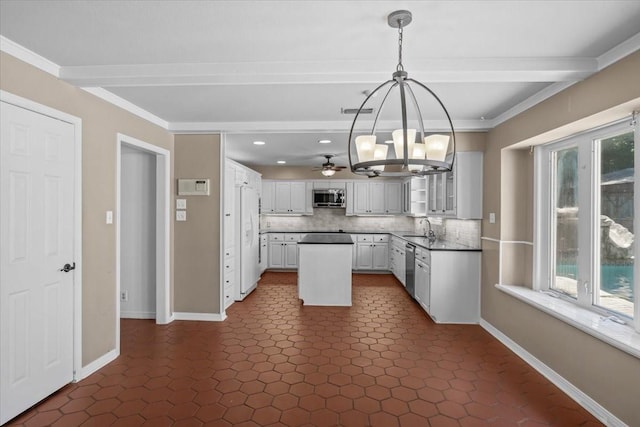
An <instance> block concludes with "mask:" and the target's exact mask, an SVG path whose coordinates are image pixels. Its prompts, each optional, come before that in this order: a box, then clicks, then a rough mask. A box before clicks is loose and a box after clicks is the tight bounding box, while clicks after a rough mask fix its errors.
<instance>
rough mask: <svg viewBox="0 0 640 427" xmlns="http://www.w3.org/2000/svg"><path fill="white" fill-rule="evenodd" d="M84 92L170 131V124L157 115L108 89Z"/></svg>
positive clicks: (87, 89)
mask: <svg viewBox="0 0 640 427" xmlns="http://www.w3.org/2000/svg"><path fill="white" fill-rule="evenodd" d="M81 89H82V90H84V91H86V92H89V93H90V94H92V95H94V96H97V97H98V98H100V99H102V100H104V101H107V102H108V103H110V104H113V105H115V106H116V107H120V108H122V109H123V110H125V111H128V112H129V113H131V114H133V115H134V116H138V117H140V118H141V119H144V120H146V121H148V122H151V123H153V124H154V125H157V126H160V127H161V128H162V129H165V130H168V129H169V122H167V121H166V120H163V119H161V118H160V117H158V116H156V115H155V114H152V113H150V112H149V111H147V110H145V109H142V108H140V107H138V106H137V105H135V104H134V103H132V102H129V101H127V100H126V99H124V98H121V97H119V96H118V95H116V94H114V93H112V92H109V91H108V90H106V89H103V88H101V87H83V88H81Z"/></svg>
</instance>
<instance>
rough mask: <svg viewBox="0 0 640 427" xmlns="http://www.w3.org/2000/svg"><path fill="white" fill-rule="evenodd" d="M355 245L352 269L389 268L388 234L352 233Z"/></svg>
mask: <svg viewBox="0 0 640 427" xmlns="http://www.w3.org/2000/svg"><path fill="white" fill-rule="evenodd" d="M353 237H354V242H355V246H356V254H355V263H354V270H388V269H389V235H388V234H354V235H353Z"/></svg>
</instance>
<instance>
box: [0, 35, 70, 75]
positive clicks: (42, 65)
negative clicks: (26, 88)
mask: <svg viewBox="0 0 640 427" xmlns="http://www.w3.org/2000/svg"><path fill="white" fill-rule="evenodd" d="M0 50H1V51H3V52H5V53H8V54H9V55H11V56H14V57H16V58H18V59H19V60H21V61H23V62H26V63H27V64H29V65H33V66H34V67H36V68H38V69H40V70H42V71H44V72H45V73H49V74H51V75H52V76H54V77H58V78H59V77H60V66H59V65H58V64H55V63H53V62H51V61H49V60H48V59H47V58H45V57H43V56H40V55H38V54H37V53H35V52H33V51H31V50H29V49H27V48H26V47H24V46H21V45H19V44H18V43H16V42H14V41H12V40H9V39H8V38H6V37H4V36H0Z"/></svg>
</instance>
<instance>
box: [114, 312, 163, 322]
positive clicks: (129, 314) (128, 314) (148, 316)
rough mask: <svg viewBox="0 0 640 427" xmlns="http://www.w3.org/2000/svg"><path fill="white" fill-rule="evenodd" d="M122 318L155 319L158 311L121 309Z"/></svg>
mask: <svg viewBox="0 0 640 427" xmlns="http://www.w3.org/2000/svg"><path fill="white" fill-rule="evenodd" d="M120 318H121V319H154V320H155V318H156V313H155V312H153V311H121V312H120Z"/></svg>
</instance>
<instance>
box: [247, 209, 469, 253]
mask: <svg viewBox="0 0 640 427" xmlns="http://www.w3.org/2000/svg"><path fill="white" fill-rule="evenodd" d="M429 220H430V221H431V228H432V229H433V231H434V232H435V233H436V235H437V236H438V238H439V239H440V240H445V241H449V242H454V243H459V244H462V245H465V246H469V247H473V248H476V247H477V248H479V247H480V220H462V219H454V218H444V219H443V218H429ZM260 229H261V230H262V231H285V232H286V231H290V232H295V231H329V232H331V231H339V230H344V231H354V232H358V231H361V232H374V231H375V232H384V231H409V232H414V233H416V234H422V233H423V230H428V229H429V228H428V225H427V224H426V222H425V221H424V218H413V217H406V216H401V215H396V216H371V217H367V216H345V210H344V209H314V211H313V215H308V216H283V215H261V216H260Z"/></svg>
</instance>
